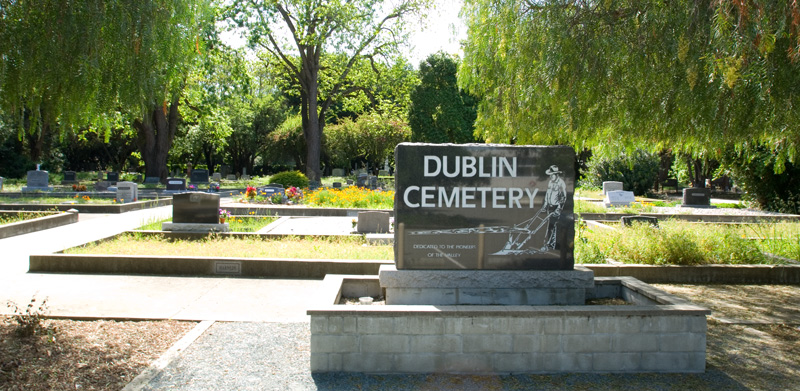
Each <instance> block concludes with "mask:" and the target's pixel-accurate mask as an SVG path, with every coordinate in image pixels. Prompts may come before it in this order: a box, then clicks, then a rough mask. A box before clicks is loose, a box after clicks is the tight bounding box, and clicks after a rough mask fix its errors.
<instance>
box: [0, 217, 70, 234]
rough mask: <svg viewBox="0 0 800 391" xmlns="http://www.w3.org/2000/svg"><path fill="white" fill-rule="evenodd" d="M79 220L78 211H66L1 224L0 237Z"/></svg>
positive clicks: (40, 229)
mask: <svg viewBox="0 0 800 391" xmlns="http://www.w3.org/2000/svg"><path fill="white" fill-rule="evenodd" d="M77 222H78V213H77V211H75V212H66V213H58V214H54V215H52V216H44V217H39V218H36V219H31V220H25V221H19V222H16V223H10V224H4V225H0V239H5V238H9V237H12V236H17V235H24V234H27V233H31V232H36V231H42V230H45V229H50V228H55V227H60V226H62V225H67V224H73V223H77Z"/></svg>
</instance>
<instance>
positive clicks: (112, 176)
mask: <svg viewBox="0 0 800 391" xmlns="http://www.w3.org/2000/svg"><path fill="white" fill-rule="evenodd" d="M106 180H107V181H109V182H111V183H117V182H119V173H118V172H114V171H111V172H109V173H108V174H107V175H106Z"/></svg>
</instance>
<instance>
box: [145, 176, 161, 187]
mask: <svg viewBox="0 0 800 391" xmlns="http://www.w3.org/2000/svg"><path fill="white" fill-rule="evenodd" d="M159 183H161V178H159V177H157V176H148V177H145V178H144V184H145V185H157V184H159Z"/></svg>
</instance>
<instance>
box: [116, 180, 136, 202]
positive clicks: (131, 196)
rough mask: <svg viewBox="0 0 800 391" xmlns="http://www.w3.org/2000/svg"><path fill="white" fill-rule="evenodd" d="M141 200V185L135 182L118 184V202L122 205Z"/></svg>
mask: <svg viewBox="0 0 800 391" xmlns="http://www.w3.org/2000/svg"><path fill="white" fill-rule="evenodd" d="M138 200H139V185H138V184H136V183H134V182H117V201H119V202H122V203H128V202H134V201H138Z"/></svg>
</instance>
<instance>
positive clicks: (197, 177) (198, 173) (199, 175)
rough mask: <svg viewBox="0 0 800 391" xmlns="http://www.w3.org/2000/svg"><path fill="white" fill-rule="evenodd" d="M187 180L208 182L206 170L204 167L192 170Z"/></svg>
mask: <svg viewBox="0 0 800 391" xmlns="http://www.w3.org/2000/svg"><path fill="white" fill-rule="evenodd" d="M189 182H191V183H208V182H209V181H208V170H206V169H195V170H192V174H191V175H190V176H189Z"/></svg>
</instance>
